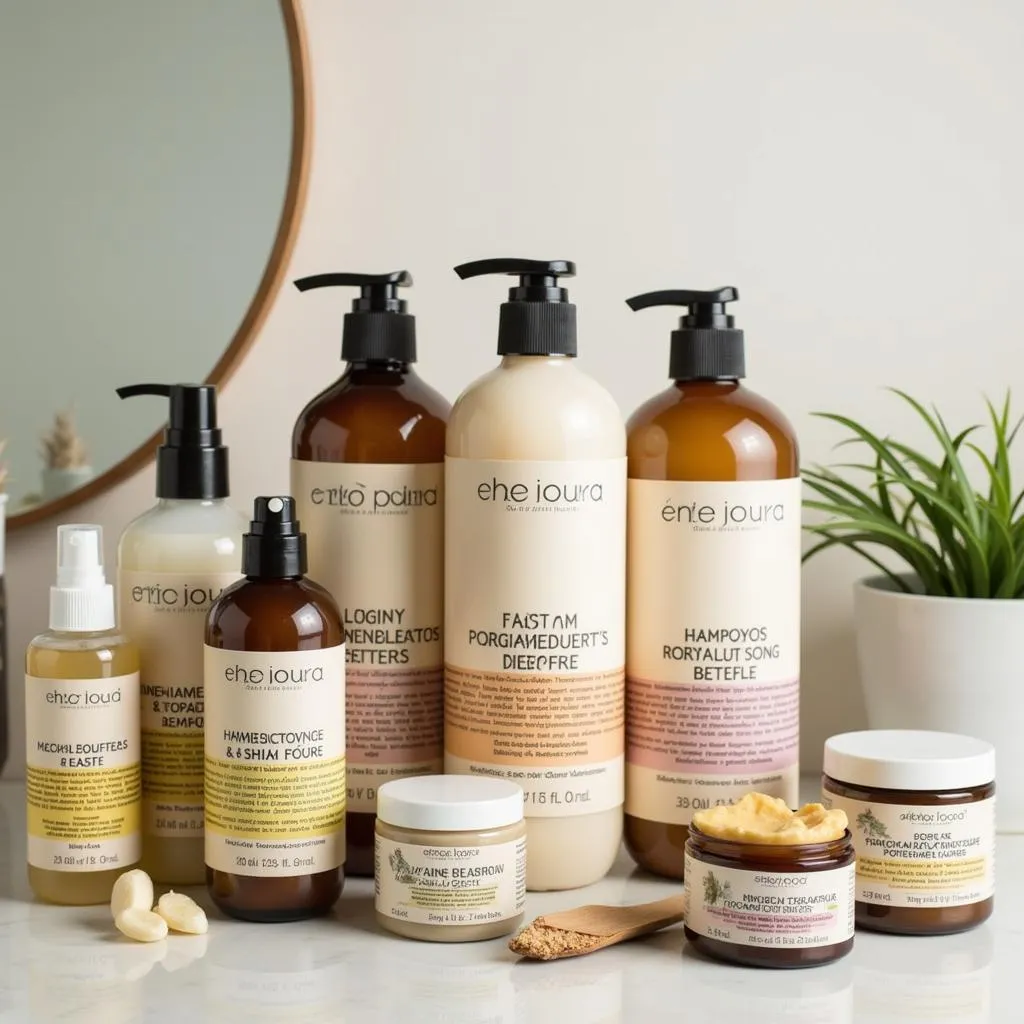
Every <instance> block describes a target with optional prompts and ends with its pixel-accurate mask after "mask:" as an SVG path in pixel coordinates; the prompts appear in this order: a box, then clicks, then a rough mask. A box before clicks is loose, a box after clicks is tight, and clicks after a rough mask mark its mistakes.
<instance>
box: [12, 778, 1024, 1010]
mask: <svg viewBox="0 0 1024 1024" xmlns="http://www.w3.org/2000/svg"><path fill="white" fill-rule="evenodd" d="M23 822H24V792H23V788H22V786H21V785H19V784H15V783H4V784H0V1024H7V1022H9V1021H10V1022H14V1021H18V1022H21V1021H31V1022H40V1024H43V1022H46V1024H55V1022H59V1021H73V1022H75V1024H92V1022H94V1021H95V1022H96V1024H134V1022H137V1021H139V1022H141V1021H146V1022H153V1024H162V1022H172V1021H173V1022H175V1024H179V1022H180V1021H182V1020H186V1021H196V1022H205V1021H215V1022H218V1024H222V1022H228V1024H230V1022H234V1021H240V1022H241V1021H245V1022H247V1024H259V1022H262V1021H280V1022H301V1024H319V1022H331V1024H338V1022H349V1024H351V1022H358V1024H376V1022H387V1024H404V1022H409V1024H434V1022H438V1024H439V1022H441V1021H444V1022H445V1024H484V1022H487V1024H513V1022H514V1024H525V1022H530V1024H533V1022H539V1024H543V1022H547V1021H552V1022H557V1024H618V1022H629V1024H633V1022H636V1024H646V1022H649V1021H686V1022H687V1024H703V1022H705V1021H709V1022H713V1024H734V1022H735V1024H751V1022H753V1021H756V1022H757V1024H776V1022H782V1021H785V1022H786V1024H847V1022H854V1021H856V1022H864V1024H890V1022H897V1021H901V1022H902V1021H913V1022H917V1024H923V1022H933V1021H934V1022H938V1021H942V1022H947V1024H983V1022H990V1021H991V1022H999V1024H1002V1022H1006V1024H1018V1022H1020V1021H1021V1020H1022V1019H1024V1014H1022V1011H1021V1010H1020V996H1019V994H1018V993H1019V990H1020V977H1021V972H1022V962H1024V959H1022V955H1024V919H1022V918H1024V836H1004V837H1000V839H999V842H998V847H997V874H998V883H997V894H996V911H995V914H994V915H993V917H992V919H991V920H990V921H989V922H988V923H987V924H985V925H983V926H981V927H980V928H977V929H975V930H974V931H972V932H968V933H965V934H963V935H957V936H948V937H943V938H930V939H919V938H904V937H893V936H883V935H873V934H870V933H866V932H858V934H857V941H856V946H855V948H854V951H853V953H852V954H851V955H850V956H848V957H847V958H846V959H845V960H842V961H840V962H839V963H836V964H832V965H829V966H827V967H820V968H815V969H811V970H804V971H795V972H786V971H763V970H762V971H758V970H751V969H745V968H738V967H731V966H727V965H724V964H717V963H712V962H709V961H706V960H703V959H701V958H700V957H699V956H698V955H697V954H695V953H693V952H692V951H691V950H689V949H688V948H687V946H686V943H685V941H684V939H683V934H682V930H681V926H677V927H675V928H672V929H668V930H666V931H664V932H661V933H659V934H657V935H654V936H651V937H649V938H647V939H644V940H639V941H637V942H634V943H630V944H626V945H622V946H617V947H613V948H611V949H608V950H605V951H603V952H600V953H595V954H592V955H590V956H586V957H580V958H578V959H574V960H565V961H559V962H553V963H546V964H545V963H524V962H519V961H517V959H516V958H515V957H514V956H513V955H512V954H511V953H510V952H509V951H508V950H507V948H506V946H505V940H496V941H493V942H485V943H473V944H469V943H467V944H462V945H440V944H427V943H419V942H410V941H407V940H403V939H399V938H397V937H394V936H391V935H389V934H386V933H382V932H380V931H379V930H378V929H377V927H376V925H375V923H374V919H373V896H372V883H371V882H370V881H369V880H366V879H349V880H348V881H347V882H346V884H345V892H344V895H343V896H342V898H341V901H340V902H339V904H338V906H337V908H336V909H335V912H334V914H333V915H332V916H331V917H328V918H322V919H320V920H316V921H311V922H303V923H298V924H279V925H253V924H243V923H240V922H236V921H231V920H226V919H223V918H220V917H218V916H217V915H216V913H215V912H211V913H210V931H209V934H208V935H206V936H194V937H185V936H172V937H171V938H169V939H168V940H166V941H165V942H162V943H156V944H154V945H151V946H147V945H140V944H136V943H132V942H129V941H128V940H126V939H122V938H121V937H119V935H118V933H117V932H116V931H115V930H114V928H113V926H112V924H111V921H110V915H109V911H108V910H107V909H106V908H105V907H91V908H82V909H75V908H61V907H50V906H45V905H42V904H39V903H36V902H33V900H32V897H31V894H30V892H29V889H28V885H27V882H26V881H25V867H24V864H25V833H24V824H23ZM675 889H676V887H675V886H674V885H673V884H672V883H670V882H665V881H661V880H657V879H654V878H651V877H648V876H644V875H641V874H639V873H636V872H634V870H633V866H632V862H631V861H630V860H629V858H628V857H627V856H626V855H625V854H623V855H622V856H621V857H620V859H619V861H618V862H617V864H616V865H615V868H614V870H613V871H612V873H611V874H610V875H609V876H608V878H606V879H605V880H604V881H603V882H601V883H599V884H598V885H595V886H592V887H590V888H588V889H583V890H577V891H575V892H568V893H551V894H531V895H530V896H529V898H528V902H527V908H526V914H527V920H528V921H529V920H532V919H533V918H534V917H536V916H537V915H539V914H543V913H547V912H551V911H553V910H558V909H564V908H569V907H573V906H579V905H581V904H583V903H642V902H645V901H647V900H654V899H660V898H661V897H663V896H667V895H670V894H671V893H672V892H673V891H675ZM193 895H194V896H195V897H196V898H197V899H199V900H200V901H202V902H203V903H204V905H205V906H207V908H208V910H209V903H208V901H206V899H205V893H204V892H202V890H198V891H195V892H193Z"/></svg>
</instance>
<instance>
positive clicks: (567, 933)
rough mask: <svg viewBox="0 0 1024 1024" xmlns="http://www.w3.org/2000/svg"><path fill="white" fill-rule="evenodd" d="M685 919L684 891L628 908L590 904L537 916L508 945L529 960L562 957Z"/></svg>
mask: <svg viewBox="0 0 1024 1024" xmlns="http://www.w3.org/2000/svg"><path fill="white" fill-rule="evenodd" d="M682 919H683V896H682V894H681V893H679V894H676V895H674V896H668V897H666V898H665V899H661V900H655V901H654V902H653V903H640V904H637V905H634V906H627V907H610V906H605V905H603V904H589V905H587V906H585V907H576V908H575V909H574V910H561V911H559V912H558V913H555V914H547V915H546V916H544V917H538V918H537V919H536V920H535V921H534V922H533V923H532V924H529V925H527V926H526V927H525V928H524V929H523V930H522V931H521V932H520V933H519V934H518V935H517V936H516V937H515V938H514V939H512V941H511V942H510V943H509V944H508V948H509V949H511V950H512V952H513V953H516V954H518V955H519V956H525V957H528V958H529V959H530V960H561V959H562V957H567V956H582V955H583V954H584V953H593V952H594V951H595V950H598V949H604V948H605V947H606V946H614V945H615V944H616V943H619V942H625V941H627V940H628V939H635V938H638V937H639V936H641V935H650V934H651V932H656V931H659V930H660V929H662V928H667V927H668V926H669V925H670V924H677V923H678V922H679V921H681V920H682Z"/></svg>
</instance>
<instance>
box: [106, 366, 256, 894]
mask: <svg viewBox="0 0 1024 1024" xmlns="http://www.w3.org/2000/svg"><path fill="white" fill-rule="evenodd" d="M118 394H119V395H120V396H121V397H122V398H132V397H134V396H136V395H157V396H159V397H162V398H165V399H168V400H169V402H170V413H169V419H168V424H167V431H166V435H165V438H164V443H163V445H162V446H161V448H160V450H159V452H158V453H157V463H156V494H157V498H158V499H159V500H158V502H157V504H156V505H155V506H154V507H153V508H151V509H150V510H149V511H148V512H145V513H143V514H142V515H141V516H139V517H138V518H137V519H136V520H135V521H134V522H132V523H130V524H129V525H128V527H127V529H125V531H124V534H123V535H122V537H121V543H120V545H119V547H118V572H117V583H118V599H119V605H120V613H121V625H122V627H123V628H124V630H125V632H126V633H127V634H128V635H129V636H130V637H132V639H133V640H135V641H136V642H137V643H138V645H139V650H140V655H141V659H142V866H143V867H144V868H145V869H146V870H147V871H148V872H149V873H150V875H152V877H153V878H154V879H155V880H156V881H157V882H160V883H162V884H164V885H200V884H202V882H203V880H204V879H205V878H206V867H205V865H204V863H203V629H204V627H205V624H206V614H207V612H208V611H209V610H210V606H211V605H212V604H213V602H214V600H215V599H216V597H217V595H218V594H219V593H220V592H221V590H222V589H223V588H224V587H226V586H228V585H229V584H231V583H234V582H235V581H236V580H237V579H238V577H239V573H238V564H239V558H240V552H241V541H242V534H243V533H244V531H245V527H246V520H245V518H244V517H243V516H242V515H241V514H240V513H238V512H236V511H235V509H233V508H232V507H231V506H230V505H228V503H227V497H228V450H227V448H225V447H224V445H223V444H222V443H221V432H220V430H219V429H218V427H217V406H216V401H217V393H216V390H215V389H214V388H213V387H210V386H208V385H192V384H171V385H166V384H139V385H137V386H134V387H126V388H119V389H118Z"/></svg>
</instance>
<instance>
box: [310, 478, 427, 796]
mask: <svg viewBox="0 0 1024 1024" xmlns="http://www.w3.org/2000/svg"><path fill="white" fill-rule="evenodd" d="M291 473H292V494H294V495H295V501H296V505H297V508H298V516H299V521H300V522H301V523H302V528H303V530H304V531H305V533H306V536H307V537H308V544H309V575H310V577H311V578H312V579H315V580H316V581H317V582H318V583H320V584H321V585H323V586H325V587H327V589H328V590H329V591H330V592H331V594H332V595H333V597H334V599H335V600H336V601H337V602H338V607H339V608H340V609H341V616H342V622H343V623H344V626H345V650H346V652H347V666H346V686H347V688H348V694H347V698H346V699H347V708H346V711H347V714H348V722H347V725H346V732H347V739H346V744H347V758H348V810H349V812H357V813H363V814H376V812H377V787H378V786H381V785H383V784H384V783H385V782H387V781H388V780H389V779H397V778H402V777H404V776H409V775H433V774H438V773H439V772H441V771H442V770H443V767H444V759H443V747H444V709H443V698H444V654H443V651H442V642H441V627H442V619H443V615H444V575H443V573H444V466H443V465H442V464H440V463H427V464H423V465H381V464H367V463H333V462H300V461H298V460H293V461H292V469H291Z"/></svg>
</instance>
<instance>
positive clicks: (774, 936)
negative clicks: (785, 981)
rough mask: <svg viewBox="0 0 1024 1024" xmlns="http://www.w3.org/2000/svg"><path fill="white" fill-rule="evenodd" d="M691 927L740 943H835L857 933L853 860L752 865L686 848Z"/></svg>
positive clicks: (772, 945)
mask: <svg viewBox="0 0 1024 1024" xmlns="http://www.w3.org/2000/svg"><path fill="white" fill-rule="evenodd" d="M683 872H684V878H685V880H686V881H685V890H684V906H685V908H686V910H685V919H686V927H687V928H689V929H690V930H691V931H694V932H696V933H697V934H698V935H703V936H705V938H709V939H718V940H719V941H720V942H733V943H735V944H737V945H740V946H763V947H767V948H771V949H787V948H790V947H793V946H833V945H835V944H836V943H839V942H845V941H846V940H847V939H850V938H852V937H853V913H854V866H853V864H852V863H851V864H848V865H847V866H846V867H842V868H831V869H829V870H826V871H801V872H795V871H794V872H781V871H747V870H745V869H743V868H723V867H718V866H716V865H711V864H707V863H705V862H704V861H702V860H698V859H697V858H696V857H693V856H691V855H690V854H689V853H687V854H686V857H685V864H684V866H683Z"/></svg>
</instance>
